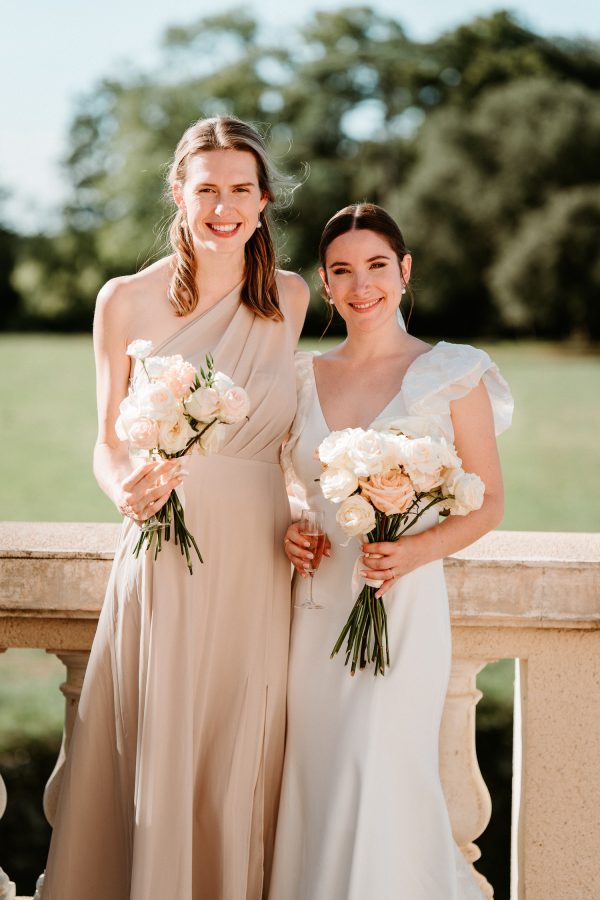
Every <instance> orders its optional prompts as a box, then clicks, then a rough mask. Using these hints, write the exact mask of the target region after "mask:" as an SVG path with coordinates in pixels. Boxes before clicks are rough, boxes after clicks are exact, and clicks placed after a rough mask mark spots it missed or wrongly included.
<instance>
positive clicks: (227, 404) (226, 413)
mask: <svg viewBox="0 0 600 900" xmlns="http://www.w3.org/2000/svg"><path fill="white" fill-rule="evenodd" d="M249 411H250V400H249V399H248V394H247V393H246V391H245V390H244V388H241V387H235V386H234V387H231V388H229V390H227V391H225V392H224V393H223V394H221V396H220V398H219V414H220V418H221V421H223V422H226V423H227V424H228V425H233V424H234V423H235V422H241V421H242V419H245V418H246V416H247V415H248V413H249Z"/></svg>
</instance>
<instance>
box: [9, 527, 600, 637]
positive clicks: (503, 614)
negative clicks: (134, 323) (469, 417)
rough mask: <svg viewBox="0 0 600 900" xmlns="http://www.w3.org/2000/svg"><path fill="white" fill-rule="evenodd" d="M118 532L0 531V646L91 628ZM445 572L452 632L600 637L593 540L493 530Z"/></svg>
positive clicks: (599, 542) (597, 544)
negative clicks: (54, 629)
mask: <svg viewBox="0 0 600 900" xmlns="http://www.w3.org/2000/svg"><path fill="white" fill-rule="evenodd" d="M120 528H121V526H120V524H111V523H78V522H76V523H64V522H60V523H54V522H34V523H29V522H3V523H0V637H1V636H2V635H4V637H1V640H0V643H3V644H4V645H5V646H6V635H7V631H10V632H11V633H12V634H13V635H14V634H15V630H16V631H17V632H18V633H21V632H23V633H26V634H27V635H28V636H29V640H31V639H33V638H32V635H33V634H34V631H35V620H36V619H37V620H39V622H40V632H44V633H46V634H47V629H48V626H49V623H50V622H51V621H52V620H57V626H58V621H59V620H60V621H61V622H62V623H63V626H64V623H65V622H67V621H71V622H73V623H75V622H77V621H81V622H84V621H85V622H86V625H87V626H89V625H90V624H91V622H92V621H93V620H94V619H96V618H97V616H98V613H99V611H100V608H101V605H102V600H103V596H104V590H105V585H106V581H107V579H108V575H109V572H110V567H111V559H112V557H113V554H114V548H115V546H116V544H117V541H118V537H119V532H120ZM445 568H446V578H447V583H448V593H449V597H450V607H451V613H452V622H453V625H455V626H461V627H462V626H468V627H474V626H492V627H500V628H523V627H525V628H544V629H548V628H550V629H560V628H563V629H564V628H567V629H574V628H577V629H597V628H600V534H583V533H582V534H579V533H565V534H561V533H555V532H509V531H496V532H493V533H492V534H489V535H486V536H485V537H483V538H481V539H480V540H479V541H476V542H475V543H474V544H472V545H471V546H470V547H467V548H465V549H464V550H462V551H460V552H459V553H457V554H455V555H454V556H452V557H450V558H449V559H447V560H446V561H445ZM19 621H20V623H21V624H20V625H18V622H19ZM9 623H10V625H9ZM42 623H44V624H43V626H42ZM86 634H87V632H86ZM13 646H14V644H13ZM28 646H31V644H29V643H28ZM40 646H41V644H40ZM46 646H47V645H46Z"/></svg>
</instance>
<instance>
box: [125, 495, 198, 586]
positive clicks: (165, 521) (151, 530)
mask: <svg viewBox="0 0 600 900" xmlns="http://www.w3.org/2000/svg"><path fill="white" fill-rule="evenodd" d="M171 528H172V529H173V541H174V542H175V544H179V549H180V550H181V555H182V556H185V561H186V564H187V567H188V569H189V571H190V575H191V574H192V555H191V552H190V551H191V550H192V549H194V550H195V551H196V553H197V555H198V559H199V560H200V562H202V561H203V560H202V556H201V554H200V550H199V549H198V545H197V543H196V541H195V539H194V535H193V534H192V533H191V532H190V531H189V530H188V528H187V527H186V524H185V520H184V516H183V506H182V505H181V500H180V499H179V497H178V496H177V492H176V491H171V493H170V494H169V499H168V500H167V502H166V503H165V505H164V506H163V507H161V509H159V511H158V512H157V513H156V515H155V516H153V517H152V518H151V519H148V520H147V521H146V522H144V523H143V524H142V528H141V531H140V536H139V538H138V541H137V543H136V545H135V547H134V548H133V555H134V556H135V557H136V559H137V557H138V556H139V555H140V553H141V552H142V550H143V549H144V547H145V548H146V550H150V549H151V547H152V544H153V543H154V540H155V539H156V544H155V547H154V559H156V558H157V556H158V554H159V553H160V551H161V549H162V539H163V532H164V539H165V541H168V540H170V537H171Z"/></svg>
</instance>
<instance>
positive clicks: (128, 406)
mask: <svg viewBox="0 0 600 900" xmlns="http://www.w3.org/2000/svg"><path fill="white" fill-rule="evenodd" d="M139 417H140V410H139V407H138V405H137V403H136V401H135V395H133V394H129V395H128V396H127V397H125V399H124V400H121V403H120V405H119V416H118V418H117V421H116V422H115V431H116V433H117V437H118V438H119V440H120V441H128V440H129V429H130V427H131V425H132V424H133V422H135V421H136V419H139Z"/></svg>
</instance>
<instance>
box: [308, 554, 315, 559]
mask: <svg viewBox="0 0 600 900" xmlns="http://www.w3.org/2000/svg"><path fill="white" fill-rule="evenodd" d="M306 556H307V558H308V559H314V558H315V554H314V553H307V554H306Z"/></svg>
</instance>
